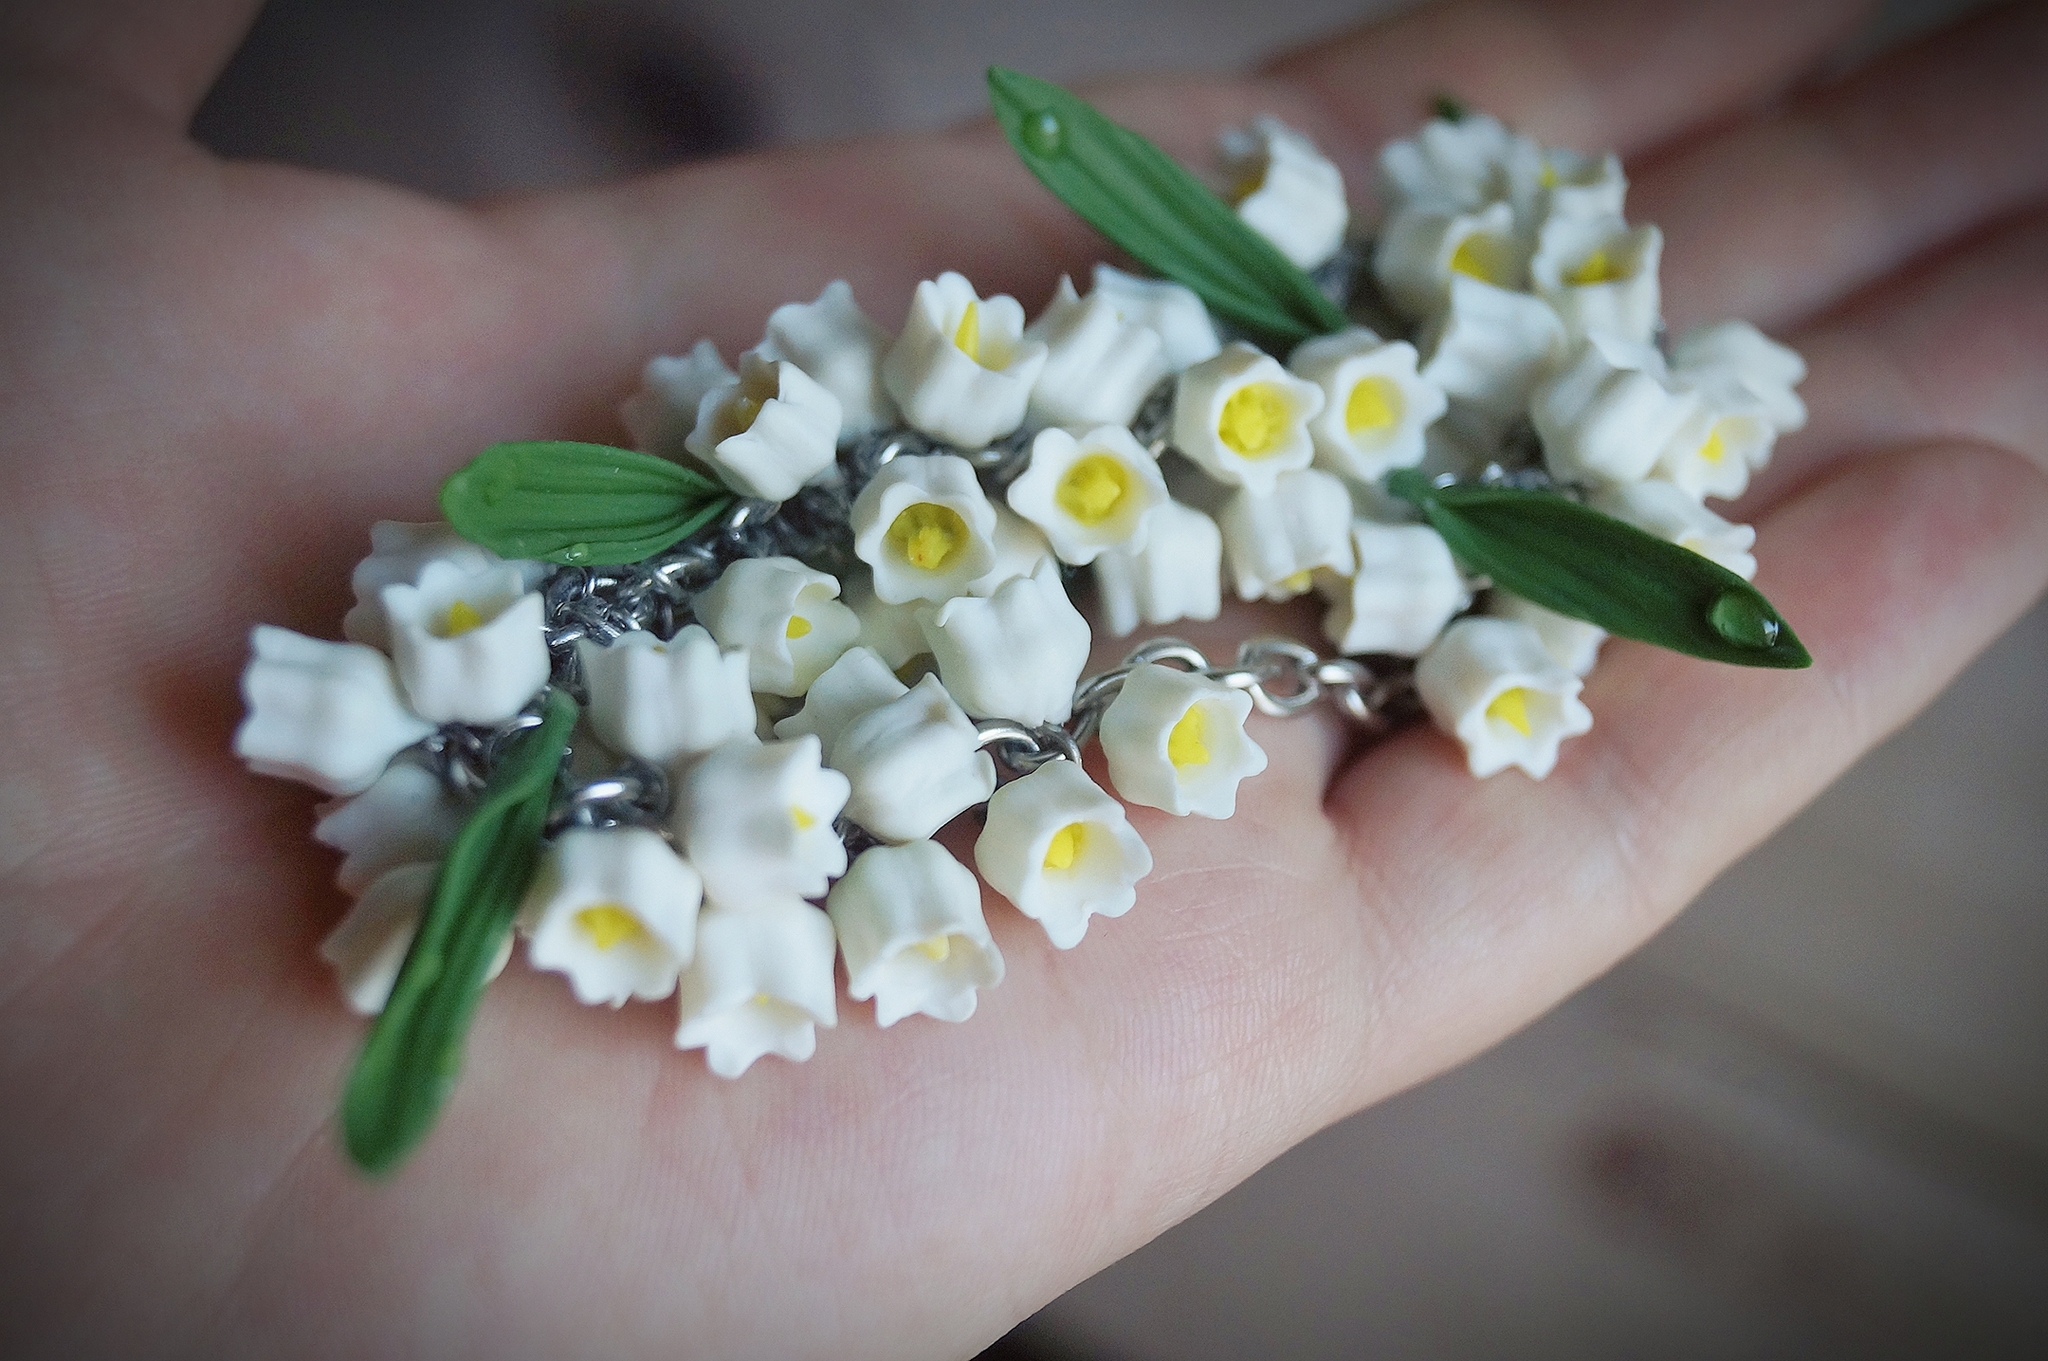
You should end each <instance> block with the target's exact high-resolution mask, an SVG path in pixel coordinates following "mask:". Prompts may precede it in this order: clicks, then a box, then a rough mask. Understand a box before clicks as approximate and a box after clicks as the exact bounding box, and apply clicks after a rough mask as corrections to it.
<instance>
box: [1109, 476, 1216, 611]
mask: <svg viewBox="0 0 2048 1361" xmlns="http://www.w3.org/2000/svg"><path fill="white" fill-rule="evenodd" d="M1095 595H1096V598H1097V600H1099V601H1100V602H1101V604H1102V613H1103V615H1104V618H1105V621H1106V622H1107V623H1108V625H1109V631H1110V632H1111V633H1114V634H1115V635H1116V636H1117V637H1119V638H1121V637H1123V636H1124V635H1125V634H1127V633H1130V632H1131V631H1132V630H1133V629H1135V628H1137V627H1138V625H1139V624H1140V623H1146V624H1171V623H1173V622H1174V621H1175V620H1177V619H1214V618H1215V617H1216V616H1217V614H1218V613H1219V612H1220V611H1221V610H1222V608H1223V531H1222V530H1220V529H1218V528H1217V527H1216V522H1215V521H1214V520H1212V519H1210V518H1209V517H1208V516H1206V515H1204V514H1202V512H1201V511H1199V510H1196V509H1195V508H1194V507H1193V506H1186V505H1182V504H1181V503H1180V502H1178V501H1167V502H1165V503H1164V504H1163V505H1161V506H1160V507H1159V508H1158V509H1156V510H1154V511H1153V512H1152V521H1151V526H1150V528H1149V529H1148V530H1147V531H1146V534H1145V546H1144V547H1143V548H1141V549H1138V550H1137V551H1136V552H1132V551H1129V550H1127V549H1122V548H1112V549H1108V550H1106V551H1105V552H1104V553H1102V554H1101V556H1099V557H1097V558H1096V559H1095Z"/></svg>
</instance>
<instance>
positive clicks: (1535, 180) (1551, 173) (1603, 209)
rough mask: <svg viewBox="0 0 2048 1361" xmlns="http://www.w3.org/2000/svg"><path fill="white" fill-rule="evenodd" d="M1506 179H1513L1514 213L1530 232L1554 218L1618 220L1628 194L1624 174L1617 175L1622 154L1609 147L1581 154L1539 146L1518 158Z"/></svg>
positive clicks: (1620, 172) (1619, 170)
mask: <svg viewBox="0 0 2048 1361" xmlns="http://www.w3.org/2000/svg"><path fill="white" fill-rule="evenodd" d="M1531 172H1533V173H1531ZM1510 177H1511V178H1512V179H1515V180H1516V181H1518V183H1517V184H1516V185H1515V198H1516V212H1517V214H1518V215H1519V216H1521V217H1522V219H1523V221H1524V222H1525V223H1526V224H1528V226H1529V227H1530V228H1531V229H1532V230H1533V229H1540V228H1541V227H1542V226H1543V225H1544V224H1545V223H1547V222H1549V221H1551V220H1552V219H1555V218H1572V219H1577V220H1579V221H1590V220H1593V219H1596V218H1618V217H1620V216H1621V207H1622V202H1623V200H1624V199H1625V198H1626V197H1627V196H1628V176H1626V175H1624V174H1623V173H1622V170H1621V158H1620V157H1619V156H1617V155H1615V154H1614V153H1613V152H1611V151H1609V152H1606V153H1604V154H1602V155H1599V156H1586V155H1582V154H1581V153H1579V152H1576V151H1566V150H1564V149H1562V148H1559V147H1548V148H1544V149H1543V150H1541V151H1540V152H1538V154H1537V155H1535V156H1533V157H1530V158H1527V159H1526V160H1523V161H1518V162H1517V163H1516V165H1515V167H1514V169H1513V171H1511V174H1510Z"/></svg>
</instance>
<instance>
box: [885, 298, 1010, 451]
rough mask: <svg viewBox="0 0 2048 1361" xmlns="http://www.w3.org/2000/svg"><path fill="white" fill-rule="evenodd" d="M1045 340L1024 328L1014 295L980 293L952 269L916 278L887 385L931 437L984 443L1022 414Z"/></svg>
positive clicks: (975, 445)
mask: <svg viewBox="0 0 2048 1361" xmlns="http://www.w3.org/2000/svg"><path fill="white" fill-rule="evenodd" d="M1044 366H1045V346H1044V345H1043V344H1041V343H1039V342H1038V341H1036V340H1031V339H1028V338H1026V337H1025V335H1024V309H1023V307H1022V306H1020V305H1019V304H1018V302H1017V300H1016V299H1015V298H1012V297H1009V296H1007V295H998V296H996V297H993V298H986V299H984V298H981V297H978V296H977V295H976V294H975V291H974V285H973V284H971V283H969V282H967V280H966V279H965V278H964V277H963V276H961V275H959V274H955V273H953V272H951V271H950V270H949V271H948V272H946V273H944V274H941V275H940V276H939V277H938V278H937V279H927V280H925V281H924V282H923V283H921V284H919V285H918V286H917V294H916V296H915V297H914V298H912V299H911V303H910V316H909V318H908V319H907V320H906V321H905V322H904V323H903V334H902V335H900V336H898V337H897V338H896V343H895V345H893V346H891V347H890V350H889V354H888V357H887V358H885V359H883V361H882V385H883V386H884V387H885V388H887V389H888V391H889V395H890V396H891V397H894V398H895V399H896V404H897V406H899V407H901V408H902V409H903V418H904V419H905V420H907V421H909V422H910V423H911V424H912V425H914V426H916V427H917V428H918V429H919V430H922V431H924V432H925V433H926V434H927V435H930V436H932V437H933V438H934V439H940V440H944V441H945V442H946V443H948V444H952V445H957V446H958V447H960V448H962V449H979V448H981V447H982V446H983V445H985V444H987V443H988V442H989V441H990V440H992V439H996V438H998V437H1000V436H1002V435H1007V434H1009V433H1010V432H1011V431H1012V430H1015V429H1016V428H1017V427H1018V425H1020V424H1022V423H1023V420H1024V407H1025V404H1026V403H1027V402H1029V401H1030V399H1031V385H1032V384H1033V383H1035V382H1037V381H1038V371H1039V370H1040V369H1041V368H1043V367H1044Z"/></svg>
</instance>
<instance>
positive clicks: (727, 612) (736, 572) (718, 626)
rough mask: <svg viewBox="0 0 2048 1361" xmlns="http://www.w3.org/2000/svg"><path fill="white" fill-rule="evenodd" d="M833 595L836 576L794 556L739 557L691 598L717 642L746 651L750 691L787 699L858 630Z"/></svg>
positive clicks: (832, 659) (800, 690) (852, 617)
mask: <svg viewBox="0 0 2048 1361" xmlns="http://www.w3.org/2000/svg"><path fill="white" fill-rule="evenodd" d="M838 594H839V582H838V580H837V578H835V577H833V576H832V575H831V574H829V573H826V572H818V571H813V570H812V569H811V568H809V567H806V566H804V565H803V564H802V563H801V562H798V561H797V560H796V559H795V558H741V559H739V560H738V561H736V562H734V563H732V565H730V566H729V567H727V568H726V569H725V571H723V572H722V573H720V574H719V577H718V580H717V581H716V582H715V583H713V585H712V587H711V589H710V590H708V591H706V592H704V593H703V594H702V595H700V596H698V597H697V604H696V610H697V618H698V619H699V620H700V621H702V623H703V625H704V627H705V628H707V629H709V630H710V631H711V636H712V637H713V638H716V639H717V640H718V641H719V643H720V644H721V645H723V646H725V647H741V648H745V649H746V651H747V676H748V684H750V685H751V686H752V687H753V688H754V689H756V690H761V691H765V692H766V693H768V694H771V695H784V696H790V697H794V696H796V695H801V694H802V693H803V692H804V691H806V690H808V689H810V686H811V682H812V681H814V680H816V679H817V678H818V674H819V673H820V672H822V671H823V670H824V669H825V668H826V667H828V666H830V665H832V663H833V662H835V661H837V660H838V659H839V654H840V653H842V652H844V651H846V649H847V648H849V647H851V646H852V645H853V640H854V639H855V638H856V637H857V636H859V634H860V620H859V619H858V618H856V617H855V615H854V613H853V611H852V610H850V609H848V608H847V607H846V606H844V605H842V604H840V603H839V602H838V600H836V599H834V597H835V596H837V595H838Z"/></svg>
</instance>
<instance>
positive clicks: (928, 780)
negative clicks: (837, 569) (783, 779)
mask: <svg viewBox="0 0 2048 1361" xmlns="http://www.w3.org/2000/svg"><path fill="white" fill-rule="evenodd" d="M802 740H805V741H809V740H811V739H808V738H805V739H802ZM831 757H832V765H833V767H834V770H835V771H844V772H845V777H846V779H847V780H848V781H849V782H850V788H851V793H850V795H849V797H848V798H847V800H846V816H847V817H849V818H851V819H852V820H853V821H855V822H857V823H859V824H860V825H861V826H863V827H865V828H867V829H868V830H869V831H870V832H873V833H874V834H875V835H876V836H878V837H880V838H881V839H882V840H884V841H921V840H923V839H924V838H926V837H928V836H930V835H931V834H932V833H933V832H936V831H938V830H939V828H941V827H943V826H945V825H946V824H947V823H949V822H951V821H952V820H953V819H954V818H955V817H957V816H959V815H960V814H961V813H963V812H965V811H966V810H967V809H969V808H972V807H973V806H974V805H975V804H977V803H980V802H981V801H982V800H983V799H986V798H987V797H988V796H989V791H990V790H992V789H994V788H995V787H996V767H995V762H994V761H992V760H990V759H989V755H988V753H987V752H985V751H983V750H981V742H980V735H979V733H978V732H977V731H976V729H975V726H974V722H973V720H972V719H970V718H968V717H967V715H966V714H965V713H963V712H962V711H961V709H960V706H959V705H958V704H956V703H954V702H953V697H952V696H951V695H949V694H947V693H946V688H945V686H943V685H941V684H940V683H939V678H938V677H937V676H926V677H925V678H924V679H923V680H921V681H919V682H918V683H917V684H916V685H915V686H914V687H912V688H911V689H910V690H908V691H906V692H904V693H903V694H901V695H899V696H897V697H896V698H895V699H892V700H890V701H889V702H888V703H886V704H882V705H878V706H877V707H875V708H873V709H870V710H868V711H867V712H866V713H864V714H861V715H859V716H858V717H856V718H853V719H851V720H849V721H848V722H847V724H846V726H845V727H844V728H842V729H841V730H840V732H839V735H838V736H837V737H836V738H834V739H833V742H832V749H831ZM842 856H843V852H842ZM845 863H846V862H845V860H844V859H843V858H842V859H841V861H840V865H841V867H842V868H843V867H844V866H845ZM838 872H839V871H838V870H834V871H833V873H835V874H836V873H838ZM805 896H807V897H808V896H814V895H810V894H807V895H805Z"/></svg>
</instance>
